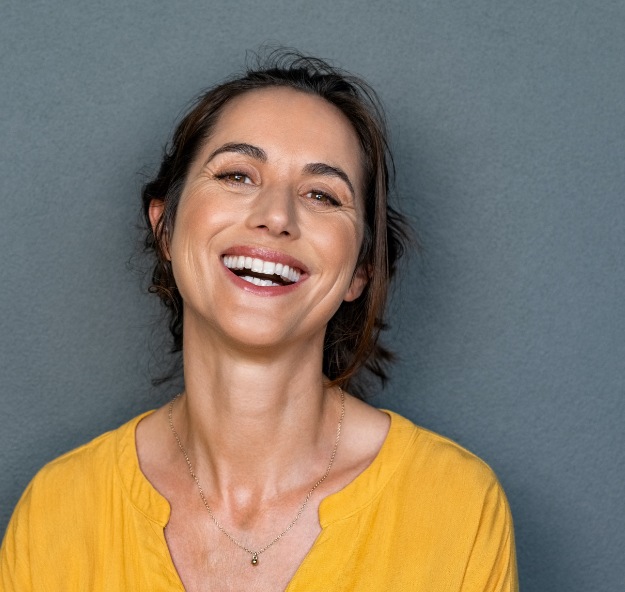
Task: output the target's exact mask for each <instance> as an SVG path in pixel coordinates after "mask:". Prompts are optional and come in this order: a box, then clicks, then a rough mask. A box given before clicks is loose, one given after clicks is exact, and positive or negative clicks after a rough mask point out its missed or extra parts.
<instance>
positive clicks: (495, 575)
mask: <svg viewBox="0 0 625 592" xmlns="http://www.w3.org/2000/svg"><path fill="white" fill-rule="evenodd" d="M518 590H519V584H518V576H517V566H516V554H515V547H514V529H513V526H512V516H511V514H510V508H509V506H508V501H507V500H506V496H505V494H504V492H503V489H502V488H501V486H500V485H499V483H498V482H497V481H496V480H495V481H494V482H493V485H492V486H491V487H490V488H489V489H488V491H487V492H486V495H485V497H484V504H483V507H482V513H481V516H480V522H479V525H478V529H477V531H476V534H475V540H474V542H473V547H472V549H471V554H470V556H469V560H468V563H467V567H466V570H465V574H464V579H463V583H462V588H461V591H462V592H518Z"/></svg>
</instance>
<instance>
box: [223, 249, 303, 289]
mask: <svg viewBox="0 0 625 592" xmlns="http://www.w3.org/2000/svg"><path fill="white" fill-rule="evenodd" d="M222 260H223V263H224V265H225V266H226V267H227V268H228V269H249V270H251V271H253V272H254V273H263V274H266V275H279V276H280V277H282V278H284V279H285V280H288V281H290V282H298V281H299V279H300V277H301V272H300V270H299V269H293V268H291V267H289V266H288V265H284V264H283V263H275V262H274V261H264V260H263V259H258V258H252V257H245V256H243V255H224V257H223V258H222ZM241 277H242V279H244V280H246V281H248V282H250V283H252V284H255V285H257V286H279V285H280V284H277V283H275V282H272V281H271V280H270V279H262V280H261V279H260V278H254V277H252V276H249V275H246V276H241ZM258 282H267V283H258Z"/></svg>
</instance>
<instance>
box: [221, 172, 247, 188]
mask: <svg viewBox="0 0 625 592" xmlns="http://www.w3.org/2000/svg"><path fill="white" fill-rule="evenodd" d="M228 177H243V178H244V179H250V176H249V175H246V174H245V173H242V172H241V171H224V172H223V173H218V174H216V175H215V178H216V179H219V180H220V181H226V182H227V183H232V184H233V185H245V181H234V180H233V179H228ZM250 181H251V179H250Z"/></svg>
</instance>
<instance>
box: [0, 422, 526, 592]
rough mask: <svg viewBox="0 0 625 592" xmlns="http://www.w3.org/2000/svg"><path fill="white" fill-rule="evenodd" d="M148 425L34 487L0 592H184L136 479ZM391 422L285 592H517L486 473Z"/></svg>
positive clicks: (14, 531)
mask: <svg viewBox="0 0 625 592" xmlns="http://www.w3.org/2000/svg"><path fill="white" fill-rule="evenodd" d="M144 415H145V414H144ZM144 415H141V416H139V417H136V418H135V419H133V420H131V421H130V422H128V423H127V424H125V425H123V426H122V427H120V428H119V429H117V430H115V431H112V432H108V433H106V434H103V435H102V436H100V437H99V438H96V439H95V440H93V441H92V442H90V443H89V444H86V445H84V446H82V447H80V448H77V449H76V450H74V451H72V452H69V453H67V454H65V455H63V456H61V457H60V458H58V459H57V460H55V461H53V462H51V463H50V464H48V465H46V466H45V467H44V468H43V469H42V470H41V471H40V472H39V473H38V474H37V476H36V477H35V478H34V479H33V481H32V482H31V483H30V485H29V486H28V488H27V489H26V491H25V492H24V495H23V496H22V499H21V500H20V502H19V504H18V505H17V508H16V509H15V512H14V514H13V517H12V519H11V522H10V523H9V526H8V528H7V531H6V533H5V537H4V540H3V542H2V548H1V549H0V590H2V591H3V592H13V591H16V592H27V591H30V590H33V591H36V592H49V591H50V592H52V591H54V592H57V591H59V592H60V591H63V592H86V591H90V592H99V591H111V592H113V591H114V592H120V591H122V590H129V591H132V592H139V591H142V590H145V591H150V592H160V591H163V592H165V591H168V592H171V591H175V590H178V591H182V590H184V588H183V586H182V583H181V582H180V578H179V577H178V574H177V573H176V570H175V568H174V565H173V563H172V560H171V557H170V555H169V551H168V549H167V544H166V542H165V536H164V533H163V528H164V527H165V525H166V524H167V521H168V518H169V504H168V502H167V501H166V500H165V499H164V498H163V497H162V496H161V495H160V494H159V493H158V492H157V491H156V490H155V489H154V488H153V487H152V485H151V484H150V483H149V482H148V480H147V479H146V478H145V476H144V475H143V473H141V471H140V469H139V463H138V459H137V452H136V447H135V439H134V435H135V428H136V426H137V424H138V423H139V420H140V419H141V418H142V417H143V416H144ZM389 415H390V416H391V428H390V431H389V434H388V436H387V438H386V440H385V442H384V445H383V446H382V448H381V450H380V452H379V454H378V456H377V457H376V458H375V459H374V461H373V463H372V464H371V465H370V466H369V467H368V468H367V469H366V470H365V471H364V472H363V473H362V474H360V475H359V476H358V477H357V478H356V479H355V480H354V481H353V482H352V483H350V484H349V485H348V486H347V487H345V489H343V490H341V491H339V492H338V493H335V494H333V495H331V496H329V497H327V498H326V499H324V500H323V501H322V502H321V505H320V508H319V520H320V523H321V527H322V531H321V534H320V535H319V537H318V539H317V540H316V542H315V544H314V545H313V547H312V549H311V550H310V552H309V554H308V555H307V556H306V558H305V559H304V561H303V563H302V564H301V566H300V567H299V569H298V571H297V573H296V574H295V576H294V578H293V580H292V581H291V583H290V584H289V586H288V587H287V592H315V591H319V592H330V591H352V590H354V591H372V592H384V591H389V592H404V591H406V592H407V591H411V592H412V591H414V592H416V591H423V592H443V591H444V592H455V591H462V592H470V591H471V592H495V591H497V592H516V591H517V590H518V584H517V575H516V563H515V551H514V536H513V530H512V519H511V516H510V511H509V509H508V504H507V502H506V498H505V495H504V493H503V491H502V489H501V487H500V485H499V483H498V482H497V479H496V477H495V476H494V474H493V472H492V471H491V470H490V468H489V467H488V466H487V465H486V464H485V463H483V462H482V461H481V460H479V459H478V458H477V457H475V456H474V455H472V454H470V453H469V452H467V451H466V450H464V449H463V448H461V447H460V446H458V445H457V444H455V443H454V442H451V441H450V440H447V439H445V438H443V437H441V436H438V435H436V434H433V433H432V432H429V431H427V430H424V429H422V428H419V427H416V426H415V425H413V424H412V423H411V422H410V421H408V420H407V419H404V418H403V417H401V416H399V415H397V414H395V413H389Z"/></svg>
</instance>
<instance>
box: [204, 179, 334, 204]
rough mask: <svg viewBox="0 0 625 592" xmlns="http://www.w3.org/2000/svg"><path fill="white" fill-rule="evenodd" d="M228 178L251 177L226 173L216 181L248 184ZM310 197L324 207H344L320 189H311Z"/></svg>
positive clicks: (308, 193)
mask: <svg viewBox="0 0 625 592" xmlns="http://www.w3.org/2000/svg"><path fill="white" fill-rule="evenodd" d="M228 177H242V178H244V179H250V176H249V175H247V174H245V173H242V172H241V171H224V172H223V173H217V174H215V179H218V180H220V181H225V182H226V183H230V184H232V185H245V184H246V182H245V181H235V180H233V179H229V178H228ZM250 181H251V179H250ZM308 195H310V196H311V197H310V198H309V199H312V200H313V201H315V202H317V203H322V204H324V205H329V206H332V207H335V208H338V207H340V206H342V205H343V204H342V203H341V202H340V201H339V200H338V199H336V198H335V197H334V196H333V195H331V194H329V193H327V192H326V191H321V190H319V189H311V190H310V191H308V192H307V193H306V194H305V196H308ZM315 195H319V196H323V197H322V199H315V198H314V197H312V196H315Z"/></svg>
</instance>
